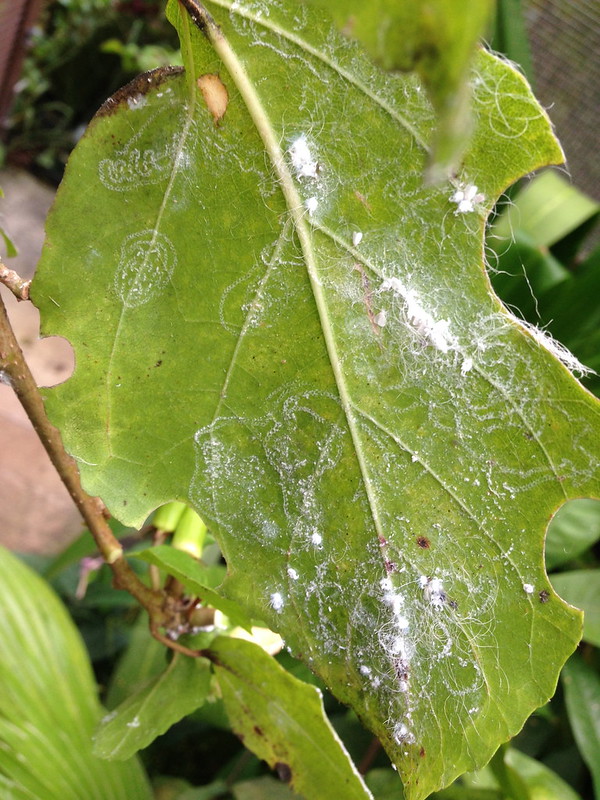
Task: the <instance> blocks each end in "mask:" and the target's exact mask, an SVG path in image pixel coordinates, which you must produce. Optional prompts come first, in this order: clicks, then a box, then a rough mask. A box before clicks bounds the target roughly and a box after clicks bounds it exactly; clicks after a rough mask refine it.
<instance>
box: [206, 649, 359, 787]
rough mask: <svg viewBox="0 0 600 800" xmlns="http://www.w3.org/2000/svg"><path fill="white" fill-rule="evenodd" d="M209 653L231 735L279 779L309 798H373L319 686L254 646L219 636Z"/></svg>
mask: <svg viewBox="0 0 600 800" xmlns="http://www.w3.org/2000/svg"><path fill="white" fill-rule="evenodd" d="M209 650H210V652H209V654H208V655H209V658H210V659H211V661H212V662H213V665H214V669H215V674H216V677H217V680H218V681H219V686H220V688H221V693H222V695H223V701H224V703H225V709H226V711H227V716H228V717H229V721H230V723H231V726H232V728H233V730H234V731H235V733H237V735H238V736H240V737H241V738H242V740H243V742H244V744H245V745H246V747H248V748H249V749H250V750H252V752H253V753H255V754H256V755H257V756H258V757H259V758H261V759H263V760H264V761H266V762H267V763H268V764H269V766H271V767H272V768H273V769H275V770H276V771H277V773H278V774H279V777H280V778H281V780H283V781H284V782H285V783H289V784H290V786H291V787H292V788H293V789H294V790H295V791H297V792H298V793H300V794H301V795H302V796H304V797H306V798H309V797H315V798H316V797H318V798H320V800H337V798H340V797H343V798H344V800H354V798H356V799H357V800H359V798H360V800H366V798H369V797H372V795H371V793H370V792H369V791H368V789H367V788H366V786H365V785H364V783H363V781H362V779H361V777H360V775H359V774H358V772H357V771H356V769H355V767H354V765H353V764H352V761H351V760H350V756H349V755H348V753H347V752H346V750H345V749H344V746H343V744H342V743H341V741H340V740H339V739H338V737H337V735H336V733H335V731H334V730H333V728H332V727H331V725H330V723H329V720H328V719H327V716H326V714H325V710H324V709H323V702H322V697H321V692H320V691H319V689H317V688H316V686H310V685H309V684H307V683H303V682H302V681H299V680H298V679H297V678H294V677H293V676H292V675H290V674H289V672H286V670H285V669H283V667H281V666H280V665H279V664H278V663H277V662H276V661H275V659H274V658H272V657H271V656H269V655H267V654H266V653H265V652H264V650H262V649H261V648H260V647H257V646H256V645H254V644H251V643H250V642H245V641H242V640H240V639H232V638H229V637H225V636H221V637H219V638H218V639H216V640H215V641H213V642H212V643H211V645H210V648H209Z"/></svg>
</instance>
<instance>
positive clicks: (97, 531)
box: [0, 298, 164, 627]
mask: <svg viewBox="0 0 600 800" xmlns="http://www.w3.org/2000/svg"><path fill="white" fill-rule="evenodd" d="M0 376H1V377H2V379H3V382H5V383H8V384H9V385H10V386H12V388H13V390H14V391H15V394H16V395H17V397H18V398H19V400H20V402H21V405H22V406H23V408H24V409H25V412H26V414H27V416H28V417H29V419H30V420H31V423H32V425H33V427H34V429H35V431H36V433H37V435H38V436H39V438H40V440H41V442H42V444H43V445H44V448H45V450H46V452H47V453H48V455H49V457H50V460H51V461H52V463H53V465H54V467H55V468H56V470H57V472H58V474H59V476H60V478H61V480H62V482H63V483H64V485H65V486H66V487H67V490H68V492H69V494H70V495H71V497H72V498H73V501H74V502H75V504H76V505H77V507H78V509H79V511H80V513H81V515H82V517H83V518H84V520H85V522H86V524H87V526H88V527H89V529H90V532H91V534H92V536H93V537H94V540H95V542H96V544H97V545H98V549H99V550H100V552H101V554H102V556H103V558H104V560H105V561H106V563H107V564H109V565H110V568H111V569H112V571H113V575H114V583H115V586H116V587H117V588H119V589H125V590H126V591H127V592H129V593H130V594H131V595H133V597H135V598H136V600H138V601H139V602H140V603H141V605H142V606H144V608H146V609H147V611H148V613H149V615H150V619H151V620H152V622H153V624H154V626H155V627H156V626H157V625H160V624H161V623H162V622H163V621H164V612H163V594H162V592H157V591H155V590H153V589H149V588H148V587H147V586H145V585H144V584H143V583H142V582H141V581H140V579H139V578H138V576H137V575H136V574H135V572H134V571H133V570H132V569H131V567H130V566H129V564H128V563H127V561H126V560H125V558H124V557H123V548H122V546H121V544H120V542H119V541H118V539H116V538H115V536H114V535H113V532H112V531H111V529H110V527H109V526H108V524H107V522H106V519H105V518H104V514H103V506H102V503H101V501H100V500H99V498H97V497H91V496H90V495H89V494H87V492H85V491H84V490H83V488H82V486H81V481H80V478H79V471H78V470H77V465H76V463H75V461H74V460H73V459H72V458H71V456H69V455H68V453H67V451H66V450H65V448H64V445H63V443H62V439H61V437H60V433H59V432H58V430H57V429H56V428H55V427H54V425H52V424H51V423H50V420H49V419H48V417H47V415H46V409H45V408H44V403H43V400H42V396H41V394H40V391H39V389H38V387H37V385H36V383H35V380H34V379H33V375H32V374H31V371H30V370H29V367H28V365H27V363H26V361H25V358H24V357H23V353H22V351H21V348H20V347H19V344H18V342H17V340H16V338H15V335H14V332H13V330H12V327H11V325H10V322H9V319H8V315H7V313H6V308H5V306H4V303H3V301H2V299H1V298H0Z"/></svg>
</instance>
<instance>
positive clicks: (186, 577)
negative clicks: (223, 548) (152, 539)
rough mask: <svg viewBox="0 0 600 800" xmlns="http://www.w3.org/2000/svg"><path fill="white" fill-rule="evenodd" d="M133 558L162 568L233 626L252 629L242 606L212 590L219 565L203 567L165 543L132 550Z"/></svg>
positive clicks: (219, 576)
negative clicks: (221, 614)
mask: <svg viewBox="0 0 600 800" xmlns="http://www.w3.org/2000/svg"><path fill="white" fill-rule="evenodd" d="M135 558H141V559H142V560H143V561H147V562H148V563H149V564H154V565H155V566H157V567H160V569H164V570H165V571H166V572H168V573H169V575H172V576H173V577H174V578H177V580H178V581H180V582H181V583H182V584H183V585H184V586H185V588H186V589H188V590H189V591H190V592H192V593H193V594H194V595H196V596H197V597H200V598H201V599H202V600H203V601H204V602H205V603H206V604H207V605H209V606H212V607H213V608H218V609H219V611H222V612H223V614H225V616H227V617H229V619H230V620H231V622H232V623H233V624H234V625H240V626H241V627H242V628H245V629H246V630H247V631H249V632H251V631H252V622H251V620H250V618H249V617H248V615H247V614H246V612H245V611H244V609H243V608H242V607H241V606H240V605H239V604H238V603H235V602H233V601H232V600H228V599H227V598H226V597H222V596H221V595H220V594H219V592H217V591H215V587H216V586H217V585H218V584H219V583H220V582H221V581H222V579H223V571H222V570H221V569H219V567H206V566H204V565H203V564H200V563H199V562H198V561H197V560H196V559H195V558H194V557H193V556H191V555H190V554H189V553H186V552H185V551H184V550H176V549H175V548H174V547H170V546H169V545H166V544H161V545H158V546H156V547H150V548H148V550H140V551H139V552H136V553H135Z"/></svg>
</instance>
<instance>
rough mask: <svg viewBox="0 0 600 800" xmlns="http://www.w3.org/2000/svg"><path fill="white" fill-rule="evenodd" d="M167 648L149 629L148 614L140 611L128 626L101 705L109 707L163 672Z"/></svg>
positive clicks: (116, 704)
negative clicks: (134, 621) (125, 647)
mask: <svg viewBox="0 0 600 800" xmlns="http://www.w3.org/2000/svg"><path fill="white" fill-rule="evenodd" d="M167 652H168V651H167V650H166V649H165V646H164V645H163V644H162V642H159V641H158V640H157V639H155V638H154V637H153V636H152V634H151V633H150V628H149V626H148V617H147V616H146V614H140V616H139V618H138V619H137V621H136V623H135V625H134V626H133V628H132V629H131V634H130V636H129V642H128V644H127V649H126V650H125V652H124V653H123V655H122V656H121V657H120V658H119V661H118V662H117V665H116V667H115V668H114V669H113V671H112V674H111V676H110V683H109V685H108V689H107V691H106V695H105V700H104V705H105V706H106V708H107V709H108V710H109V711H113V709H115V708H116V707H117V706H118V705H120V704H121V703H123V702H124V701H125V700H126V699H127V698H128V697H129V696H130V695H132V694H134V693H135V692H137V691H138V690H139V689H141V688H142V687H144V686H145V685H146V684H147V683H148V682H149V681H151V680H152V679H153V678H156V677H158V675H160V673H161V672H163V670H164V668H165V664H166V656H167Z"/></svg>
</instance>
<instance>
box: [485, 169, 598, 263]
mask: <svg viewBox="0 0 600 800" xmlns="http://www.w3.org/2000/svg"><path fill="white" fill-rule="evenodd" d="M599 213H600V204H598V203H597V202H596V201H595V200H592V198H590V197H587V195H585V194H583V192H581V191H579V190H578V189H576V188H575V187H574V186H571V184H570V183H569V182H568V181H567V180H566V179H565V178H563V177H562V176H561V175H559V174H558V172H555V171H554V170H547V171H546V172H543V173H542V174H541V175H538V176H537V177H536V178H535V179H534V180H533V181H531V183H530V184H529V185H528V186H527V187H526V188H525V189H523V191H522V192H519V194H518V195H517V197H516V198H515V200H514V201H513V202H512V203H511V204H510V205H508V206H506V209H505V211H504V213H503V214H501V215H500V216H499V217H498V219H497V220H496V222H495V223H494V226H493V228H492V237H491V238H492V240H493V239H494V238H496V237H498V238H500V239H505V240H509V239H510V238H511V237H512V235H513V233H514V231H516V230H523V231H526V232H527V233H528V234H529V236H530V237H531V240H532V242H533V243H534V244H535V245H537V246H538V247H551V246H552V245H554V244H556V243H557V242H559V241H560V240H561V239H563V238H564V237H565V236H567V235H568V234H570V233H572V232H573V231H575V230H576V229H577V228H579V227H580V226H581V225H583V224H584V223H586V222H588V221H589V220H590V219H591V218H592V217H597V216H598V214H599ZM501 247H502V245H500V248H501Z"/></svg>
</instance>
